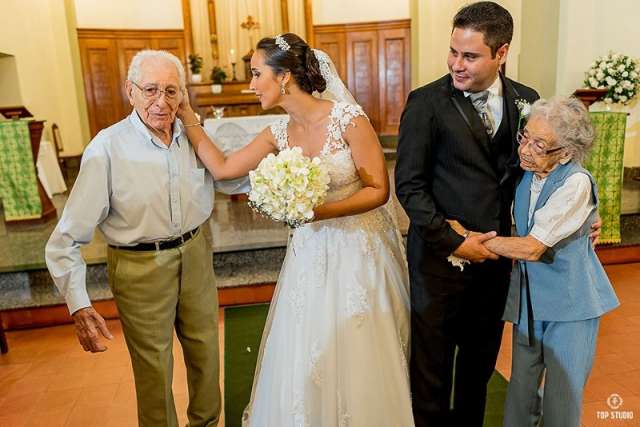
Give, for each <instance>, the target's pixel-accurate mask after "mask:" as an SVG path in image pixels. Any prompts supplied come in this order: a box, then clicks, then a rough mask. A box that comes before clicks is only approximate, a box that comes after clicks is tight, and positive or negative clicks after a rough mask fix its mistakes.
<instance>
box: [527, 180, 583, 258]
mask: <svg viewBox="0 0 640 427" xmlns="http://www.w3.org/2000/svg"><path fill="white" fill-rule="evenodd" d="M546 180H547V178H542V179H541V178H538V177H536V176H535V175H534V176H533V179H532V180H531V196H530V199H529V224H531V221H532V220H533V227H532V228H531V232H530V233H529V234H530V235H531V236H533V237H534V238H535V239H536V240H538V241H539V242H541V243H543V244H544V245H545V246H547V247H552V246H554V245H555V244H556V243H558V242H559V241H560V240H562V239H565V238H567V237H569V236H570V235H572V234H573V233H575V232H576V231H577V230H578V229H579V228H580V227H582V224H584V222H585V221H586V220H587V217H588V216H589V214H590V213H591V211H592V210H593V209H594V208H595V204H594V203H593V197H592V196H591V180H589V177H588V176H587V175H585V174H583V173H574V174H573V175H571V176H570V177H569V178H567V180H566V181H565V182H564V184H562V186H560V188H558V189H557V190H556V191H554V192H553V194H551V196H549V199H548V200H547V203H545V205H544V206H543V207H541V208H540V209H538V210H537V211H535V213H534V209H535V206H536V203H537V201H538V198H539V197H540V192H541V191H542V187H543V186H544V183H545V181H546Z"/></svg>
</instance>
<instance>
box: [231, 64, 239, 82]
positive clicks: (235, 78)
mask: <svg viewBox="0 0 640 427" xmlns="http://www.w3.org/2000/svg"><path fill="white" fill-rule="evenodd" d="M231 70H232V75H233V77H232V78H231V80H232V81H234V82H236V81H238V78H237V77H236V63H235V62H232V63H231Z"/></svg>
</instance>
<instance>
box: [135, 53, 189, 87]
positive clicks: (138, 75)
mask: <svg viewBox="0 0 640 427" xmlns="http://www.w3.org/2000/svg"><path fill="white" fill-rule="evenodd" d="M160 58H162V59H166V60H167V61H169V62H171V63H172V64H173V65H175V66H176V69H177V70H178V79H179V82H180V89H183V90H184V89H185V86H186V80H185V72H184V66H183V65H182V62H180V59H178V57H177V56H175V55H174V54H172V53H169V52H167V51H165V50H152V49H145V50H141V51H140V52H138V53H136V54H135V56H134V57H133V59H132V60H131V64H129V71H128V72H127V80H130V81H132V82H135V83H138V82H139V81H140V79H142V71H140V68H141V66H142V63H143V62H144V61H145V60H146V59H160Z"/></svg>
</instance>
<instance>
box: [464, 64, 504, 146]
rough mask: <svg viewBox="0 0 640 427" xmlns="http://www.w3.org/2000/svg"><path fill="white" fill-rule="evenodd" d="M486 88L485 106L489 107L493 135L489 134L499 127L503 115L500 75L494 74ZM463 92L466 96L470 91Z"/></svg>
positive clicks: (494, 132)
mask: <svg viewBox="0 0 640 427" xmlns="http://www.w3.org/2000/svg"><path fill="white" fill-rule="evenodd" d="M486 90H487V91H489V97H488V98H487V108H488V109H489V114H490V117H491V121H492V123H493V135H491V136H494V135H495V134H496V132H497V131H498V128H499V127H500V123H501V122H502V116H503V115H504V100H503V98H502V80H501V79H500V75H498V76H496V79H495V80H494V81H493V83H492V84H491V86H489V87H488V88H487V89H486ZM463 93H464V96H465V97H468V96H469V95H471V93H472V92H463Z"/></svg>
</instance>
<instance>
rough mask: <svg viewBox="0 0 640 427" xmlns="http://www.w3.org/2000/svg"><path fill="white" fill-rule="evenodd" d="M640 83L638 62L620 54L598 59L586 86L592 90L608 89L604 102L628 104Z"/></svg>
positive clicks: (585, 83) (594, 63)
mask: <svg viewBox="0 0 640 427" xmlns="http://www.w3.org/2000/svg"><path fill="white" fill-rule="evenodd" d="M639 83H640V65H639V64H638V61H637V60H635V59H633V58H631V57H629V56H627V55H622V54H619V53H609V54H608V55H606V56H602V57H599V58H596V60H595V61H594V62H593V63H592V64H591V67H590V68H589V71H587V73H586V76H585V79H584V85H585V86H586V87H587V88H590V89H608V90H609V92H607V95H606V96H605V98H604V102H606V103H607V104H612V103H621V104H628V103H629V102H630V101H631V100H632V99H633V98H634V97H635V96H636V92H637V90H638V84H639Z"/></svg>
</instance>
